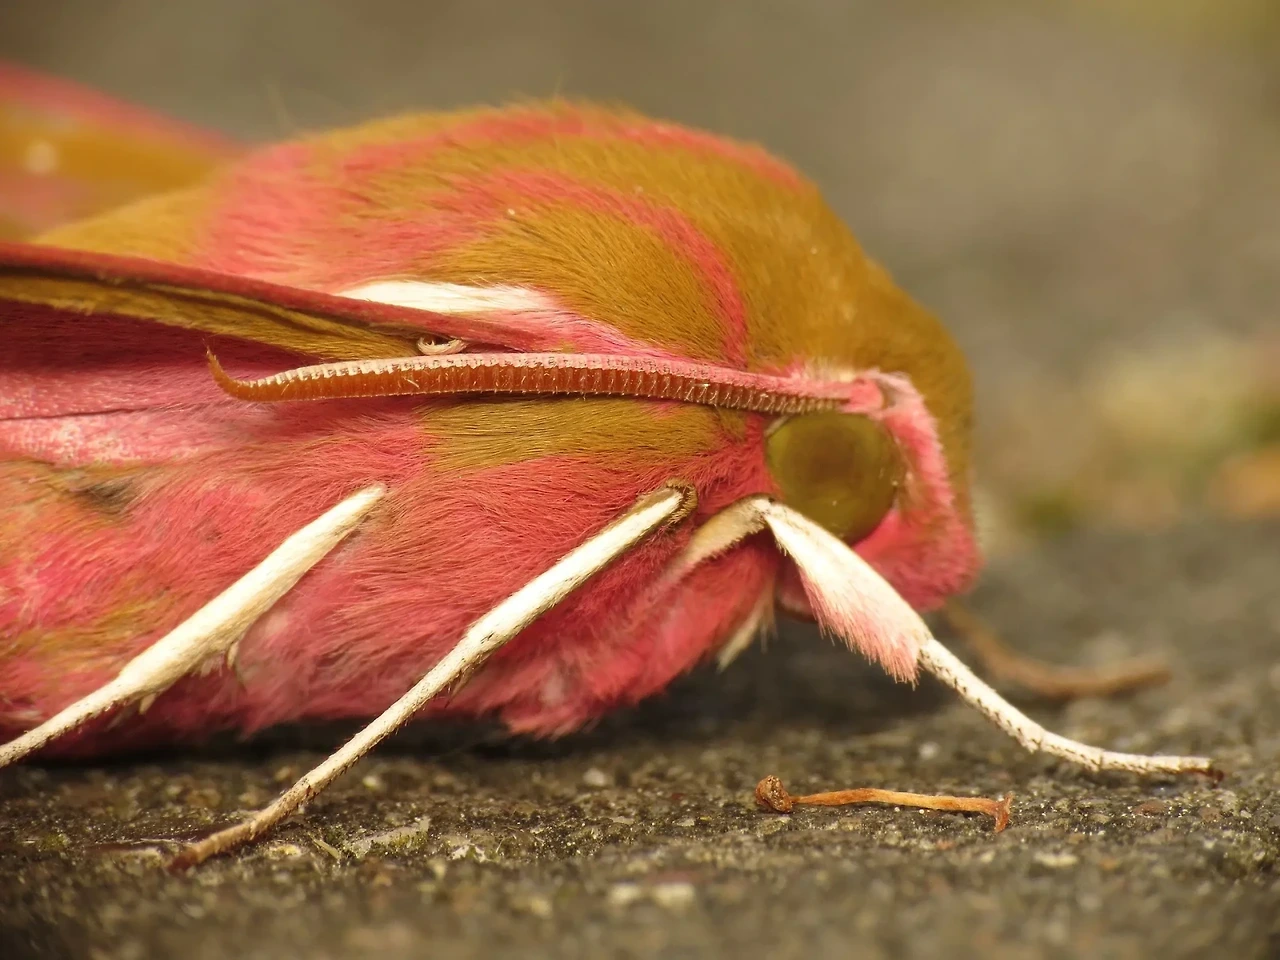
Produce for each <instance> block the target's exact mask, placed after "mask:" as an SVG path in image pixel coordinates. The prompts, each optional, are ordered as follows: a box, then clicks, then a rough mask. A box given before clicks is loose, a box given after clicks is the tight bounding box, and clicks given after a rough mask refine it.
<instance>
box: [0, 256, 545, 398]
mask: <svg viewBox="0 0 1280 960" xmlns="http://www.w3.org/2000/svg"><path fill="white" fill-rule="evenodd" d="M527 333H528V328H522V327H521V326H520V325H519V324H518V323H516V322H513V321H512V320H510V319H509V318H506V319H504V318H502V317H495V318H492V319H489V318H486V317H484V316H476V315H460V314H446V313H438V312H432V311H429V310H424V309H420V308H417V307H410V306H400V305H394V304H387V303H380V302H377V301H373V300H365V299H358V298H354V297H345V296H336V295H332V294H328V293H323V292H319V291H314V290H308V289H303V288H298V287H289V286H283V285H280V284H275V283H268V282H264V281H260V280H256V279H253V278H250V277H242V276H235V275H231V274H225V273H218V272H214V271H209V270H204V269H200V268H197V267H189V266H183V265H179V264H174V263H167V262H162V261H158V260H147V259H141V258H135V257H119V256H112V255H109V254H103V253H97V252H91V251H81V250H71V249H65V248H61V247H54V246H46V245H42V244H30V243H3V242H0V342H3V343H4V350H3V351H0V422H2V421H5V420H14V419H19V418H33V417H40V418H50V417H60V416H69V415H76V414H84V413H95V412H101V411H104V410H121V409H130V410H137V409H147V408H150V407H154V406H160V405H168V404H173V403H185V404H200V403H204V402H210V403H212V402H226V397H225V396H224V395H223V394H222V393H221V391H220V390H218V389H217V387H216V386H215V385H214V384H213V381H212V379H211V378H210V376H209V372H208V369H207V366H206V362H205V353H206V347H208V348H211V349H214V350H215V351H217V353H218V355H219V357H224V358H226V359H228V361H229V362H231V363H235V364H236V369H237V370H238V371H243V372H246V373H255V374H262V375H265V374H268V373H272V372H276V371H278V370H280V369H283V368H287V367H291V366H297V365H298V364H299V363H301V362H307V361H308V360H309V359H311V360H314V359H319V360H351V359H378V358H388V357H403V356H411V355H414V354H416V353H417V352H418V343H419V342H420V341H422V340H423V339H424V338H425V339H431V340H440V341H447V340H455V339H458V340H465V341H467V342H469V343H472V344H477V345H483V346H485V347H488V348H490V349H491V348H493V347H495V346H496V347H500V348H504V349H525V348H527V347H528V346H530V345H534V346H536V343H534V342H532V341H530V340H529V339H528V337H527V336H525V334H527Z"/></svg>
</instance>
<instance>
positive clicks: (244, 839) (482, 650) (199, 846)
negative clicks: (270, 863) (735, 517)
mask: <svg viewBox="0 0 1280 960" xmlns="http://www.w3.org/2000/svg"><path fill="white" fill-rule="evenodd" d="M693 502H694V493H693V489H692V487H689V486H688V485H687V484H682V483H679V484H678V483H675V482H673V483H672V484H671V485H669V486H667V487H663V488H662V489H660V490H658V491H656V492H654V493H651V494H648V495H647V496H644V497H641V498H640V500H638V501H637V502H636V504H635V505H634V506H633V507H632V508H631V509H630V510H628V511H627V512H626V513H625V514H623V515H622V516H621V517H619V518H618V519H617V520H615V521H614V522H613V523H611V524H609V526H607V527H605V528H604V529H603V530H602V531H600V532H599V533H597V534H596V535H595V536H593V537H591V538H590V539H589V540H587V541H586V542H585V543H583V544H581V545H580V546H578V547H576V548H575V549H573V550H571V551H570V552H569V553H567V554H566V555H565V556H564V557H563V558H562V559H561V560H560V561H559V562H557V563H556V564H555V565H554V566H552V567H550V568H549V569H548V570H546V571H545V572H544V573H542V574H539V575H538V576H537V577H535V578H534V579H532V580H530V581H529V582H528V583H527V584H525V585H524V586H523V587H521V588H520V589H519V590H517V591H516V592H515V593H513V594H512V595H511V596H509V597H507V599H505V600H503V601H502V602H501V603H499V604H498V605H497V606H496V607H494V608H493V609H492V610H490V611H489V612H488V613H486V614H485V615H484V616H482V617H481V618H480V619H479V620H477V621H476V622H475V623H473V624H472V625H471V626H470V627H469V628H468V629H467V632H466V633H465V634H463V637H462V639H461V640H459V641H458V644H457V646H455V647H454V648H453V649H452V650H450V651H449V653H448V654H446V655H445V657H444V658H443V659H442V660H441V661H440V662H439V663H437V664H436V665H435V666H434V667H432V668H431V670H430V671H429V672H428V673H427V675H426V676H424V677H423V678H422V679H421V680H419V681H418V682H417V684H415V685H414V686H413V687H412V688H411V689H410V690H409V692H408V693H406V694H405V695H404V696H402V697H401V698H400V699H399V700H397V701H396V702H395V703H393V704H392V705H391V706H390V707H388V708H387V709H386V710H385V711H384V712H383V713H382V714H381V716H379V717H378V718H377V719H375V720H374V721H373V722H372V723H370V724H369V725H368V726H366V727H365V728H364V729H363V730H361V731H360V732H359V733H357V734H356V735H355V736H354V737H352V738H351V739H350V740H348V741H347V742H346V743H345V744H343V745H342V746H341V747H339V748H338V749H337V750H336V751H334V752H333V754H331V755H330V756H329V757H328V759H326V760H325V761H324V762H323V763H321V764H320V765H319V766H317V767H315V768H314V769H312V770H310V771H308V772H307V773H305V774H303V775H302V777H301V778H300V779H299V780H298V782H297V783H295V784H294V785H293V786H292V787H290V788H289V789H288V790H286V791H285V792H284V793H282V794H281V795H280V796H279V797H277V798H276V800H275V802H273V803H272V804H270V805H269V806H266V807H263V808H262V809H261V810H259V811H258V812H257V813H255V814H253V815H252V816H251V817H249V818H248V819H246V820H243V821H241V822H240V823H238V824H236V825H235V826H233V827H228V828H227V829H225V830H220V831H219V832H217V833H215V834H213V835H211V836H209V837H206V838H205V839H204V840H201V841H199V842H198V843H193V844H189V845H188V846H186V847H185V848H184V849H183V850H182V851H181V852H180V853H178V854H177V856H175V857H174V859H173V860H172V861H171V863H170V867H171V868H172V869H185V868H187V867H192V866H195V865H196V864H199V863H202V862H203V861H205V860H207V859H209V858H210V857H213V856H217V855H218V854H220V853H225V852H227V851H228V850H231V849H233V848H235V847H238V846H239V845H240V844H242V843H248V842H250V841H252V840H254V839H256V838H257V837H259V836H261V835H262V834H263V833H265V832H266V831H267V830H270V829H271V828H272V827H273V826H275V825H276V824H277V823H279V822H280V821H281V820H283V819H285V818H286V817H288V816H289V815H290V814H292V813H293V812H294V811H295V810H297V809H298V808H299V807H300V806H302V805H303V804H304V803H306V802H307V801H309V800H311V798H312V797H314V796H315V795H316V794H318V793H319V792H320V791H321V790H323V789H324V788H325V787H326V786H328V785H329V784H330V783H332V782H333V780H334V779H336V778H337V777H338V776H340V775H341V774H342V773H343V772H345V771H346V770H347V769H348V768H349V767H351V765H352V764H354V763H355V762H356V761H357V760H359V759H360V758H361V757H363V756H364V755H365V754H366V753H368V752H369V751H370V750H372V749H373V747H374V746H376V745H377V744H378V743H379V742H380V741H381V740H383V739H384V738H385V737H387V736H389V735H390V734H392V733H394V732H395V731H396V730H397V729H399V728H400V727H401V726H403V725H404V724H405V723H406V722H407V721H409V720H410V719H412V717H413V716H414V714H416V713H417V712H418V711H419V710H421V709H422V708H423V706H424V705H425V704H426V703H427V701H429V700H431V699H432V698H433V697H435V696H436V695H437V694H439V693H441V692H442V691H446V690H456V689H458V688H459V687H460V686H461V685H462V684H463V683H465V682H466V680H467V679H468V678H469V677H470V676H471V675H472V674H473V673H474V672H475V671H476V670H478V669H479V668H480V666H481V665H482V664H483V663H484V662H485V660H487V659H488V658H489V656H490V655H491V654H493V653H494V652H495V651H497V650H498V649H499V648H500V647H502V645H503V644H505V643H506V642H507V641H508V640H510V639H511V638H512V637H514V636H516V634H518V633H519V632H520V631H521V630H523V629H524V628H525V627H527V626H529V624H531V623H532V622H533V621H534V620H536V619H537V618H538V617H539V616H541V615H542V614H543V613H545V612H546V611H548V610H550V609H551V608H552V607H554V606H555V605H556V604H557V603H559V602H560V601H561V600H563V599H564V598H565V597H566V596H567V595H568V594H569V593H570V592H572V591H573V590H574V589H576V588H577V587H579V586H581V585H582V584H583V583H584V582H585V581H586V580H588V579H589V578H590V577H591V576H593V575H594V574H596V573H598V572H599V571H600V570H602V569H604V568H605V567H606V566H608V565H609V564H610V563H611V562H613V561H614V560H616V559H617V558H618V557H620V556H622V555H623V554H624V553H626V552H627V551H628V550H630V549H631V548H632V547H634V546H635V545H636V544H637V543H639V542H640V541H641V540H643V539H644V538H645V537H647V536H648V535H649V534H651V533H653V532H654V531H655V530H657V529H658V528H659V527H661V526H663V525H664V524H668V523H675V522H678V521H679V520H682V519H683V518H684V517H685V516H687V515H688V513H689V511H690V510H691V509H692V503H693Z"/></svg>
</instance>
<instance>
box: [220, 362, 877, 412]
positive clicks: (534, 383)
mask: <svg viewBox="0 0 1280 960" xmlns="http://www.w3.org/2000/svg"><path fill="white" fill-rule="evenodd" d="M209 370H210V372H211V373H212V375H213V379H214V381H215V382H216V383H217V384H218V386H219V387H221V388H222V389H223V390H224V391H226V392H227V393H228V394H230V395H231V396H233V397H235V398H236V399H238V400H250V401H256V402H271V401H280V400H322V399H333V398H339V397H344V398H350V397H391V396H457V395H463V394H480V395H484V394H498V395H501V394H515V395H532V396H580V397H635V398H637V399H647V400H675V401H680V402H684V403H695V404H701V405H704V406H712V407H724V408H728V409H733V410H747V411H752V412H758V413H769V414H793V413H808V412H812V411H816V410H837V409H840V408H841V407H842V406H844V405H845V404H847V403H849V401H850V399H851V397H852V396H853V395H854V389H855V388H854V386H853V385H851V384H850V383H843V382H831V381H819V380H810V379H807V378H804V377H782V376H775V375H772V374H763V373H748V372H745V371H741V370H733V369H730V368H727V367H717V366H713V365H711V364H705V363H695V362H693V361H690V360H675V359H673V360H666V359H655V358H652V357H626V356H615V355H613V354H588V353H455V354H445V355H439V354H432V355H431V356H417V357H393V358H390V359H383V360H344V361H338V362H334V363H320V364H315V365H313V366H308V367H298V368H296V369H293V370H286V371H284V372H282V373H277V374H274V375H273V376H269V377H263V378H261V379H257V380H237V379H236V378H234V377H232V376H230V375H229V374H228V373H227V372H226V370H224V369H223V367H222V364H220V363H219V362H218V358H217V357H216V356H214V355H213V353H212V352H210V353H209Z"/></svg>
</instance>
